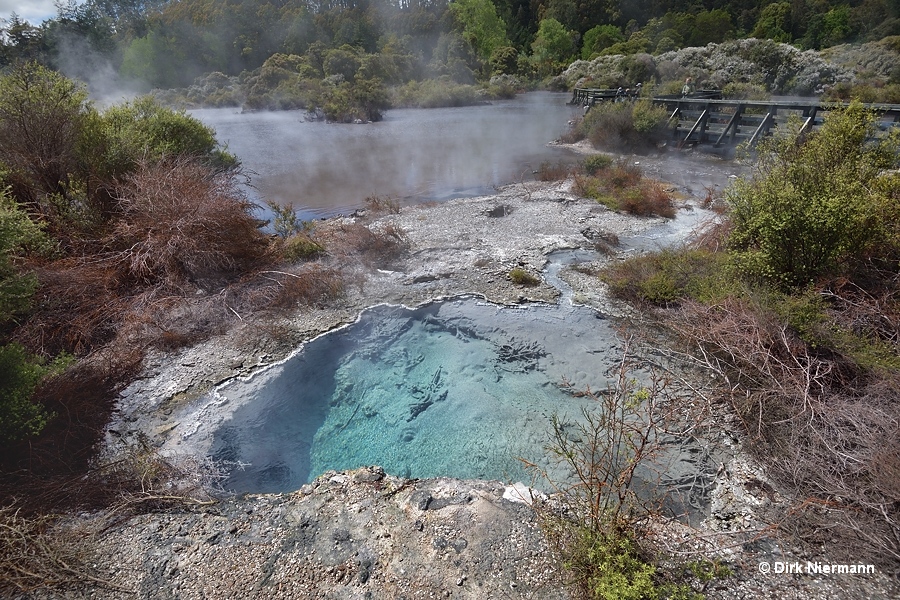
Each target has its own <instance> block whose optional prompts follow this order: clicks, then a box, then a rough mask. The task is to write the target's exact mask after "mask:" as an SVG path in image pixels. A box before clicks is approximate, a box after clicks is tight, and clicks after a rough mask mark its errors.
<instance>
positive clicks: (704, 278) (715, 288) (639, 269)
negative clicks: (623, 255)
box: [601, 248, 740, 306]
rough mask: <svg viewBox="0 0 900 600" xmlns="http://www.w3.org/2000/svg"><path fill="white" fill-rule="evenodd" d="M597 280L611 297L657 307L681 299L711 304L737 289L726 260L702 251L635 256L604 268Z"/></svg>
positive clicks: (682, 250) (672, 251)
mask: <svg viewBox="0 0 900 600" xmlns="http://www.w3.org/2000/svg"><path fill="white" fill-rule="evenodd" d="M601 278H602V279H603V281H605V282H606V283H607V285H609V288H610V293H612V294H613V295H614V296H615V297H617V298H620V299H623V300H627V301H629V302H633V303H635V304H652V305H657V306H668V305H671V304H673V303H677V302H679V301H681V300H685V299H693V300H700V301H704V302H713V301H716V300H719V299H722V298H724V297H726V296H727V295H728V294H729V293H735V292H739V290H740V287H739V284H738V282H737V280H736V279H735V278H734V277H733V274H732V273H731V272H730V271H729V269H728V263H727V257H726V256H724V255H723V254H722V253H716V252H711V251H709V250H702V249H687V248H685V249H679V250H663V251H662V252H657V253H653V254H645V255H642V256H638V257H635V258H632V259H630V260H627V261H624V262H620V263H616V264H614V265H611V266H610V267H608V268H606V269H604V271H603V272H602V274H601Z"/></svg>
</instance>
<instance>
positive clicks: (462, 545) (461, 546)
mask: <svg viewBox="0 0 900 600" xmlns="http://www.w3.org/2000/svg"><path fill="white" fill-rule="evenodd" d="M468 545H469V542H467V541H466V540H464V539H463V538H456V539H455V540H453V541H452V542H450V546H452V547H453V549H454V550H456V553H457V554H459V553H460V552H462V551H463V550H465V549H466V547H467V546H468Z"/></svg>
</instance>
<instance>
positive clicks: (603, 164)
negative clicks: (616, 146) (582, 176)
mask: <svg viewBox="0 0 900 600" xmlns="http://www.w3.org/2000/svg"><path fill="white" fill-rule="evenodd" d="M612 163H613V158H612V156H610V155H608V154H591V155H590V156H588V157H586V158H585V159H584V160H583V161H582V162H581V167H582V169H584V172H585V173H587V174H588V175H596V173H597V171H600V170H602V169H606V168H607V167H610V166H612Z"/></svg>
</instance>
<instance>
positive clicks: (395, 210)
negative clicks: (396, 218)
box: [365, 196, 400, 215]
mask: <svg viewBox="0 0 900 600" xmlns="http://www.w3.org/2000/svg"><path fill="white" fill-rule="evenodd" d="M365 202H366V210H368V211H369V212H370V213H373V214H379V215H384V214H390V215H396V214H399V213H400V202H399V201H398V200H396V199H395V198H391V197H390V196H369V197H367V198H366V200H365Z"/></svg>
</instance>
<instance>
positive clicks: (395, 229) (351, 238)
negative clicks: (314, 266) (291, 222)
mask: <svg viewBox="0 0 900 600" xmlns="http://www.w3.org/2000/svg"><path fill="white" fill-rule="evenodd" d="M319 239H322V240H323V241H324V242H325V244H326V246H327V247H328V251H329V253H330V254H331V255H333V256H335V257H336V258H338V259H339V260H340V261H341V262H344V263H346V261H354V262H355V261H358V262H361V263H363V264H365V265H367V266H370V267H380V266H387V265H390V264H392V263H393V262H394V261H396V260H397V259H398V258H400V257H401V256H403V254H404V253H405V252H406V251H407V250H408V249H409V240H408V239H407V237H406V232H405V231H403V229H402V228H401V227H399V226H397V225H395V224H394V223H391V222H387V223H377V224H375V225H373V226H371V227H366V226H365V225H362V224H360V223H339V224H336V225H335V226H333V227H328V228H322V230H320V232H319Z"/></svg>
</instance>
